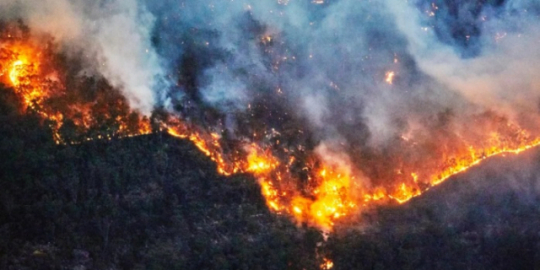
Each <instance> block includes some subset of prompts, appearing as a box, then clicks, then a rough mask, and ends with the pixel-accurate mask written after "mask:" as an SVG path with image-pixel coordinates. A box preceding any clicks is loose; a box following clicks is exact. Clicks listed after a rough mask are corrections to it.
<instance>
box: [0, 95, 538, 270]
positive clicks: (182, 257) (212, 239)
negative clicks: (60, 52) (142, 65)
mask: <svg viewBox="0 0 540 270" xmlns="http://www.w3.org/2000/svg"><path fill="white" fill-rule="evenodd" d="M16 104H18V100H17V97H16V96H15V95H14V94H13V92H12V91H11V90H9V89H2V88H1V87H0V239H1V241H0V269H317V268H318V265H319V264H320V262H321V256H317V253H319V254H322V253H328V254H329V257H330V258H331V259H332V260H333V261H334V262H335V266H334V269H540V241H539V240H540V196H539V194H540V181H539V179H540V172H539V170H538V169H536V168H538V167H540V166H539V163H540V162H539V161H540V158H539V157H538V156H535V154H534V153H526V154H525V155H523V156H519V157H515V158H510V159H509V158H506V159H503V158H498V159H495V160H492V161H490V162H488V164H485V165H483V166H481V167H478V168H475V169H473V170H471V171H470V172H469V173H467V174H463V175H461V176H458V177H456V178H455V179H453V180H451V181H449V182H447V183H445V184H443V185H441V186H439V187H437V188H434V189H433V190H431V191H430V192H428V193H427V194H425V195H423V196H422V197H419V198H416V199H414V200H413V201H411V202H410V203H409V204H407V205H402V206H391V207H383V208H379V209H374V210H373V211H371V212H369V213H365V214H363V216H362V218H361V219H362V220H364V221H365V222H364V223H362V224H359V225H352V226H351V225H350V224H349V225H340V226H338V228H337V232H336V233H333V234H332V235H330V237H329V239H328V242H326V243H324V244H322V245H320V244H318V243H322V242H323V239H322V236H321V234H320V232H318V231H317V230H315V229H312V228H308V227H306V226H303V227H300V228H298V227H296V226H295V225H294V224H293V223H292V222H291V221H290V220H289V219H287V218H286V217H282V216H279V215H275V214H272V213H270V212H269V211H268V209H267V208H266V206H265V203H264V200H263V198H262V197H261V195H260V191H259V186H258V185H257V184H256V181H255V179H254V178H253V177H251V176H249V175H236V176H233V177H223V176H220V175H218V174H217V173H216V170H215V165H214V164H213V163H212V162H211V161H209V160H208V159H207V158H206V157H205V156H204V155H203V154H202V153H200V152H199V151H198V150H197V149H196V147H194V146H193V145H192V144H191V143H189V142H187V141H182V140H178V139H175V138H171V137H169V136H168V135H166V134H159V133H158V134H154V135H150V136H142V137H134V138H123V139H121V138H113V139H112V140H111V141H100V140H95V141H90V142H86V143H83V144H74V145H56V144H55V143H54V141H53V140H52V136H51V131H50V130H49V129H48V128H47V122H46V121H45V122H43V121H41V120H40V118H39V117H38V116H37V115H32V114H28V115H21V114H20V113H19V108H18V107H17V105H16ZM62 132H70V131H69V130H68V129H64V130H62ZM90 132H94V133H96V132H97V133H99V134H102V133H106V132H107V128H106V125H104V127H103V128H102V129H101V130H98V131H95V130H94V131H90ZM64 135H69V134H64ZM516 166H517V167H516ZM366 224H367V225H366Z"/></svg>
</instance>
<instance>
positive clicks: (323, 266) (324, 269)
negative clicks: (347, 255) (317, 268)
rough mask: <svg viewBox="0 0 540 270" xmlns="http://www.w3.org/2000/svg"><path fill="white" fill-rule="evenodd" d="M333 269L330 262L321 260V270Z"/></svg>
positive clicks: (332, 264)
mask: <svg viewBox="0 0 540 270" xmlns="http://www.w3.org/2000/svg"><path fill="white" fill-rule="evenodd" d="M333 267H334V262H332V261H331V260H329V259H327V258H324V259H323V263H322V264H321V269H322V270H329V269H332V268H333Z"/></svg>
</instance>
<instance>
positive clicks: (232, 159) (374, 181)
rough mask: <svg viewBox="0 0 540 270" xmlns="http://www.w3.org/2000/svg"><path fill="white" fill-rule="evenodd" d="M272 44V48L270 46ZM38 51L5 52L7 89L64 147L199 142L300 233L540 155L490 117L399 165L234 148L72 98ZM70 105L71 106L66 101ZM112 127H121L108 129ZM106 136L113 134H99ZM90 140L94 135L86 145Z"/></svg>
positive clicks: (405, 143) (408, 147)
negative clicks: (152, 137)
mask: <svg viewBox="0 0 540 270" xmlns="http://www.w3.org/2000/svg"><path fill="white" fill-rule="evenodd" d="M266 40H267V41H270V40H271V37H266ZM37 44H38V45H36V44H33V43H30V42H27V43H23V42H18V43H17V42H13V43H6V44H3V43H0V64H1V65H0V68H1V70H0V74H3V75H1V77H0V80H1V81H2V83H4V84H6V85H9V86H10V87H11V88H12V89H13V91H14V92H15V93H16V94H17V97H18V98H19V99H20V100H21V103H22V107H23V109H22V110H23V111H32V112H35V113H37V115H39V116H41V117H42V118H43V119H47V120H51V121H47V123H49V126H50V128H51V129H52V131H53V136H54V140H55V141H56V142H57V143H64V144H66V143H81V142H83V141H85V140H95V139H101V140H104V139H105V140H110V139H112V138H118V137H130V136H138V135H142V134H150V133H152V132H155V131H156V130H155V129H157V131H159V130H161V131H166V132H167V133H168V134H170V135H171V136H173V137H177V138H182V139H186V140H190V141H191V142H193V144H194V145H195V146H196V147H197V148H198V149H199V150H200V151H201V152H202V153H203V154H204V155H206V156H208V157H209V158H210V159H211V160H213V161H214V162H215V163H216V168H217V171H218V172H219V173H220V174H222V175H232V174H236V173H250V174H252V175H253V176H254V177H255V178H256V179H257V181H258V183H259V185H260V188H261V194H262V196H264V198H265V200H266V204H267V206H268V208H269V209H270V210H272V211H274V212H276V213H280V214H284V215H288V216H290V217H292V218H294V220H295V221H297V223H299V224H302V223H304V224H309V225H312V226H317V227H319V228H321V229H323V230H325V231H330V230H332V229H333V228H334V226H335V224H336V223H339V222H346V221H347V220H348V219H347V218H348V217H352V216H355V215H356V214H357V213H360V212H362V211H364V210H365V209H367V208H369V207H373V206H376V205H380V204H385V203H405V202H407V201H409V200H410V199H411V198H414V197H416V196H419V195H421V194H422V193H423V192H425V191H427V190H429V189H430V188H432V187H433V186H436V185H439V184H440V183H442V182H444V181H445V180H447V179H448V178H450V177H451V176H453V175H455V174H458V173H461V172H463V171H466V170H467V169H469V168H471V167H473V166H475V165H477V164H479V163H481V162H482V161H483V160H485V159H486V158H489V157H492V156H496V155H504V154H518V153H520V152H522V151H525V150H527V149H530V148H532V147H536V146H538V145H540V138H538V137H536V136H534V134H532V132H530V131H528V130H524V129H522V128H521V127H520V126H518V125H517V124H513V123H511V122H510V121H508V120H507V119H505V118H502V117H498V116H496V115H495V116H494V115H492V114H487V115H484V116H482V117H479V120H478V121H477V122H475V124H476V125H480V124H482V123H483V124H482V125H481V127H479V128H478V130H475V131H477V133H478V134H474V136H473V135H471V136H469V137H467V136H466V135H463V134H464V133H465V132H463V131H461V133H460V132H448V133H443V132H442V131H441V134H442V135H439V136H438V137H435V136H434V137H430V138H427V139H426V138H421V139H420V140H419V142H418V141H415V139H416V138H415V134H414V133H413V132H411V133H407V134H406V135H403V136H400V137H401V138H402V141H399V145H397V146H396V147H400V148H396V150H395V153H394V152H393V153H394V155H393V156H397V158H394V159H393V160H391V161H387V158H388V157H387V156H385V155H383V154H379V155H377V154H373V155H372V156H369V157H367V158H365V159H361V160H360V161H356V164H334V163H332V162H330V161H329V160H330V159H324V157H323V156H320V155H317V154H316V153H314V152H313V151H311V150H310V151H311V152H309V151H305V152H306V153H305V155H298V152H296V153H295V152H294V150H291V149H293V148H294V147H290V146H289V148H286V147H282V145H284V143H281V144H280V143H279V141H278V142H277V143H276V144H272V143H270V142H265V143H263V142H262V141H257V142H253V141H249V140H247V139H246V140H242V141H238V142H228V141H227V142H226V141H224V139H223V138H222V134H221V133H220V131H219V129H216V130H218V131H216V130H208V129H204V128H202V127H200V126H196V125H195V124H192V123H188V122H186V121H184V120H182V119H180V118H178V117H175V116H171V115H168V116H167V117H166V119H160V120H155V119H152V120H150V119H149V118H147V117H143V116H141V115H139V114H138V113H136V112H134V111H132V110H131V109H130V108H129V106H128V105H127V102H126V100H125V99H123V98H122V97H121V96H120V95H119V94H118V95H116V96H115V95H112V94H110V93H111V92H114V91H112V90H114V89H111V88H107V86H106V85H105V86H103V87H104V89H105V90H104V91H103V92H104V93H108V94H110V95H111V96H107V95H98V97H97V98H96V99H94V100H90V101H89V100H84V99H80V98H79V97H78V96H77V93H75V94H73V93H71V92H70V91H73V89H69V90H70V91H68V89H66V87H65V86H64V82H63V81H62V80H61V79H58V78H62V76H61V75H62V74H64V73H65V72H66V71H64V70H62V69H61V68H59V67H55V66H53V65H52V64H49V63H52V62H54V61H52V60H51V55H50V54H51V53H50V52H49V53H47V52H46V49H45V47H40V45H39V43H37ZM394 76H395V73H394V72H393V71H390V72H388V73H387V74H386V82H387V83H389V84H392V83H393V80H394ZM51 78H52V79H51ZM108 90H111V91H108ZM69 95H72V96H69ZM66 96H68V97H69V98H66V99H60V97H66ZM55 99H56V100H55ZM59 99H60V100H61V101H63V103H62V102H57V103H56V106H53V105H50V102H48V101H50V100H55V101H58V100H59ZM66 100H67V101H66ZM73 100H75V101H73ZM68 101H69V102H70V103H68ZM65 103H68V104H65ZM66 120H69V121H71V123H73V126H75V127H74V129H75V131H76V132H79V133H81V134H85V136H86V137H83V138H80V137H76V136H75V138H66V136H65V135H63V134H64V133H62V132H61V131H62V127H66V125H64V122H69V121H66ZM474 120H477V119H474ZM104 122H105V123H106V124H104ZM111 125H112V126H113V127H109V126H111ZM96 127H97V128H96ZM105 127H106V128H105ZM107 128H108V129H107ZM103 129H106V130H105V131H103V132H97V133H96V132H95V131H96V130H98V131H101V130H103ZM88 131H94V132H95V133H91V134H90V135H88V133H87V132H88ZM257 132H260V131H257ZM434 134H436V132H435V131H434ZM456 134H457V135H456ZM398 138H399V137H398ZM424 141H427V143H424ZM422 143H423V144H422ZM420 147H424V148H420ZM298 148H302V147H298ZM392 151H394V149H392ZM418 153H421V154H422V156H420V157H419V155H420V154H418ZM411 157H413V158H411ZM364 162H365V163H364ZM370 162H371V163H370ZM362 166H363V167H362ZM356 167H360V168H358V170H359V171H358V172H357V171H352V169H351V168H356ZM372 167H373V168H372ZM366 168H367V169H373V170H372V171H371V174H369V175H368V176H366V175H364V171H360V170H362V169H366ZM366 171H368V170H366ZM325 263H327V266H326V267H327V268H323V269H330V268H332V266H333V263H332V262H331V261H327V262H325ZM321 268H322V266H321Z"/></svg>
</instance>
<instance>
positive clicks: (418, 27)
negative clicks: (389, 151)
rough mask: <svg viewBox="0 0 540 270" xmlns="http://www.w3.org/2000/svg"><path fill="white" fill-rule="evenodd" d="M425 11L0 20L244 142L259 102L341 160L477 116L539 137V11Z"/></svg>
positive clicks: (293, 10)
mask: <svg viewBox="0 0 540 270" xmlns="http://www.w3.org/2000/svg"><path fill="white" fill-rule="evenodd" d="M436 2H437V3H436V4H435V2H433V1H424V0H413V1H410V0H409V1H407V0H383V1H367V0H366V1H359V0H327V1H298V0H289V1H287V0H276V1H272V0H265V1H248V0H234V1H210V0H184V1H173V0H160V1H150V0H138V1H137V0H127V1H120V0H109V1H97V2H88V1H82V0H46V1H39V2H35V1H30V0H4V1H2V2H1V3H0V10H1V11H0V16H1V17H2V18H3V19H16V18H22V19H23V20H24V22H26V23H27V24H28V25H29V26H30V28H31V29H33V30H34V31H41V32H45V33H49V34H50V35H52V36H54V37H55V38H56V40H57V41H58V42H59V43H61V44H63V45H64V46H65V47H66V48H70V49H72V50H73V51H75V52H82V53H83V54H84V55H85V56H86V57H87V58H88V59H89V62H91V63H94V66H93V68H92V70H95V71H96V72H98V73H99V74H101V75H102V76H104V77H105V78H107V79H108V80H109V81H110V82H111V83H112V84H113V85H114V86H116V87H119V88H121V89H122V90H123V91H124V93H125V95H126V97H127V98H128V100H129V101H130V103H131V105H132V106H133V107H134V108H136V109H138V110H140V111H142V112H144V113H149V112H150V111H151V110H152V108H153V107H154V106H157V105H163V104H162V103H163V102H164V101H165V100H171V103H172V104H173V105H175V106H170V107H168V108H169V109H171V110H179V109H178V108H181V109H182V110H183V111H182V114H184V115H190V114H194V115H195V114H200V111H199V110H198V109H196V108H198V107H204V108H212V109H213V110H215V111H217V112H218V113H219V114H221V115H222V116H223V118H224V119H226V122H227V123H228V124H227V125H229V126H230V127H235V128H231V129H230V130H232V132H233V133H234V132H237V133H239V134H234V135H237V136H244V135H247V134H241V132H242V131H240V130H241V127H242V123H243V122H240V120H238V119H237V117H238V116H239V115H244V116H245V115H247V116H246V117H248V118H249V115H251V111H250V110H251V108H252V107H251V105H252V104H263V105H264V106H263V107H265V108H270V109H268V111H271V112H272V116H268V118H272V117H275V118H278V119H284V116H285V115H286V116H290V115H293V117H294V118H295V119H301V121H305V122H307V124H306V125H305V126H302V127H298V129H302V131H303V132H304V133H309V134H311V136H312V137H313V139H314V141H315V142H316V144H319V145H321V147H320V148H319V150H318V152H319V153H323V152H324V153H327V155H332V154H331V153H333V152H334V153H341V152H343V151H344V150H346V152H348V153H349V157H347V156H342V155H336V156H340V157H341V158H340V159H342V160H345V161H346V162H349V159H351V160H352V163H356V161H355V160H354V159H355V158H356V156H358V155H356V154H358V153H363V152H365V150H364V149H386V148H389V147H392V146H393V145H396V141H398V142H399V141H400V140H402V139H404V140H409V139H411V138H412V139H415V140H417V141H419V142H420V143H421V140H423V139H425V140H428V139H430V138H431V137H432V133H433V131H432V130H433V129H434V127H437V128H438V127H441V126H445V125H446V126H450V127H451V128H449V129H448V130H450V131H448V130H446V131H445V132H447V133H449V132H453V135H454V136H455V137H463V136H465V135H464V134H467V133H474V124H471V119H472V117H473V116H474V115H477V114H480V113H482V112H485V111H489V112H493V113H495V114H498V115H502V116H504V117H507V118H508V119H509V121H510V122H512V123H517V124H520V125H521V126H523V127H527V128H529V129H530V130H538V128H539V127H540V126H539V125H538V124H537V123H539V121H538V120H539V117H538V107H539V101H540V81H539V79H538V76H536V73H537V71H536V65H537V63H538V62H539V60H540V50H539V49H538V46H537V43H538V40H540V20H538V16H539V14H540V4H538V3H537V1H535V0H509V1H489V3H485V2H486V1H480V0H468V1H457V0H445V1H436ZM73 48H76V49H73ZM391 72H393V74H395V76H394V78H393V82H392V84H389V83H388V82H387V81H386V80H387V76H388V74H389V73H391ZM169 78H170V79H169ZM274 97H276V98H274ZM275 100H279V104H277V103H276V102H275ZM277 105H279V108H280V109H279V110H280V111H272V110H271V108H273V107H276V108H277ZM282 108H285V109H283V110H282ZM274 115H277V116H274ZM197 117H200V115H198V116H197ZM253 120H254V121H256V120H257V119H253ZM235 121H239V122H235ZM280 121H281V120H280ZM280 121H277V120H276V121H269V122H268V129H272V128H275V129H276V130H278V131H280V130H281V127H280V126H274V125H278V124H279V123H283V121H281V122H280ZM449 123H450V124H449ZM236 127H240V129H238V130H237V129H236Z"/></svg>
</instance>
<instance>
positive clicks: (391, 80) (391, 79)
mask: <svg viewBox="0 0 540 270" xmlns="http://www.w3.org/2000/svg"><path fill="white" fill-rule="evenodd" d="M395 75H396V73H395V72H393V71H388V72H386V79H385V80H384V81H385V82H386V83H387V84H394V76H395Z"/></svg>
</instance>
